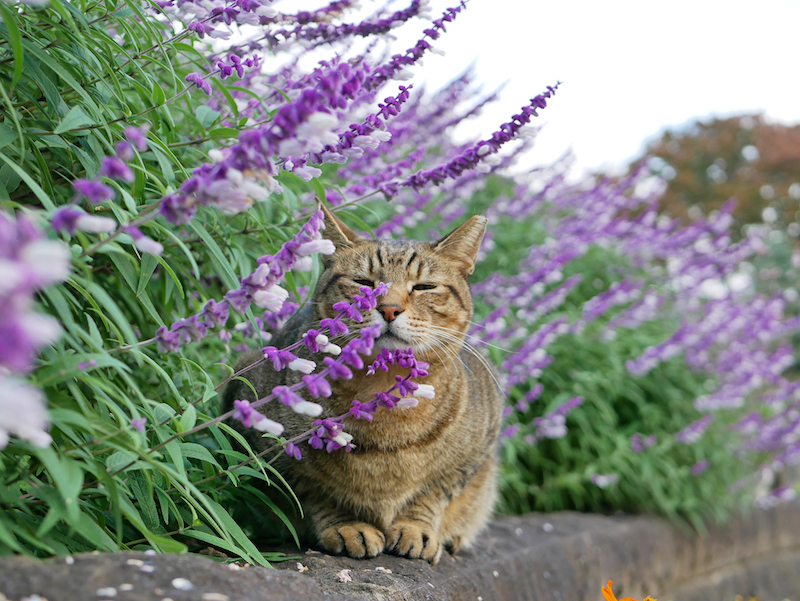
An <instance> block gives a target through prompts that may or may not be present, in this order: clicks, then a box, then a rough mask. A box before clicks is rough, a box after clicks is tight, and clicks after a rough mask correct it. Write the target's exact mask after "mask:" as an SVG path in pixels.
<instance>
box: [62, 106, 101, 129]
mask: <svg viewBox="0 0 800 601" xmlns="http://www.w3.org/2000/svg"><path fill="white" fill-rule="evenodd" d="M94 124H95V122H94V120H93V119H92V118H91V117H90V116H89V115H87V114H86V111H85V110H83V107H82V106H80V105H78V106H74V107H72V109H70V111H69V112H68V113H67V114H66V116H65V117H64V118H63V119H62V120H61V122H60V123H59V124H58V126H57V127H56V128H55V129H54V130H53V133H54V134H63V133H64V132H67V131H70V130H71V129H77V128H78V127H83V126H84V125H94Z"/></svg>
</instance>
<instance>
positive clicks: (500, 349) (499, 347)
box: [427, 322, 514, 353]
mask: <svg viewBox="0 0 800 601" xmlns="http://www.w3.org/2000/svg"><path fill="white" fill-rule="evenodd" d="M470 323H472V322H470ZM427 327H430V328H435V329H437V330H445V331H448V332H454V333H456V334H463V335H464V336H465V337H467V338H477V339H478V340H480V337H478V336H476V335H475V334H469V333H464V332H461V331H459V330H456V329H454V328H445V327H444V326H437V325H436V324H428V326H427ZM465 344H467V343H466V342H465ZM481 344H483V345H484V346H487V347H489V348H496V349H497V350H499V351H503V352H505V353H513V352H514V351H512V350H511V349H507V348H503V347H502V346H497V345H496V344H491V343H489V342H484V341H482V340H481Z"/></svg>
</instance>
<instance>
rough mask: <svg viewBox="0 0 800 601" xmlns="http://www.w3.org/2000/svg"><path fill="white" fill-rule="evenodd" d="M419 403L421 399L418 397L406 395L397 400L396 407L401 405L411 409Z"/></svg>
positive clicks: (403, 407)
mask: <svg viewBox="0 0 800 601" xmlns="http://www.w3.org/2000/svg"><path fill="white" fill-rule="evenodd" d="M417 405H419V401H418V400H417V399H415V398H413V397H405V398H402V399H400V400H399V401H397V403H396V404H395V407H400V408H401V409H411V408H412V407H416V406H417Z"/></svg>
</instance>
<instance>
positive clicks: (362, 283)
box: [353, 280, 375, 288]
mask: <svg viewBox="0 0 800 601" xmlns="http://www.w3.org/2000/svg"><path fill="white" fill-rule="evenodd" d="M353 281H354V282H355V283H356V284H358V285H359V286H369V287H370V288H374V287H375V282H373V281H372V280H353Z"/></svg>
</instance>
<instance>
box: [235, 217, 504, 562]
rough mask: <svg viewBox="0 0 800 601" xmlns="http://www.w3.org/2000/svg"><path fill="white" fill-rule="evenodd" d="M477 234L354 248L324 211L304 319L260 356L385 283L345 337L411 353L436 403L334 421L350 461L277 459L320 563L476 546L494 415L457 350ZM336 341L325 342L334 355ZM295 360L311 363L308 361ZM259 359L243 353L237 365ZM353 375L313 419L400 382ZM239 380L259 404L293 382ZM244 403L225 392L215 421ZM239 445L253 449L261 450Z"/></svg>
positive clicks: (466, 231) (491, 398) (353, 240)
mask: <svg viewBox="0 0 800 601" xmlns="http://www.w3.org/2000/svg"><path fill="white" fill-rule="evenodd" d="M485 226H486V219H485V218H484V217H480V216H476V217H472V218H471V219H469V220H468V221H467V222H466V223H465V224H464V225H462V226H461V227H460V228H458V229H457V230H455V231H454V232H453V233H451V234H450V235H448V236H446V237H445V238H443V239H442V240H440V241H438V242H435V243H428V242H393V241H386V240H365V239H362V238H360V237H359V236H357V235H356V234H354V233H353V232H352V230H350V229H349V228H348V227H347V226H346V225H344V224H343V223H342V222H341V221H339V220H338V219H337V218H336V217H335V216H334V215H333V214H331V213H329V212H328V211H327V210H326V230H325V235H326V237H328V238H329V239H330V240H332V241H333V242H334V244H335V245H336V252H335V253H334V254H333V255H330V256H329V257H326V259H325V270H324V271H323V273H322V274H321V276H320V278H319V281H318V283H317V287H316V291H315V294H314V299H313V304H312V306H311V307H309V308H308V309H307V310H305V311H303V312H301V313H300V314H298V315H297V316H295V318H294V319H293V320H292V321H291V322H290V323H289V324H288V325H287V327H286V328H285V329H284V331H283V332H282V333H281V334H280V335H279V336H278V338H277V340H276V341H275V342H274V343H273V344H275V345H276V346H278V347H279V348H281V347H284V346H287V345H288V344H291V343H292V342H294V341H296V340H297V339H298V337H299V335H300V334H301V333H302V332H304V331H306V330H307V329H309V328H311V327H315V325H316V324H318V323H319V321H320V320H321V319H323V318H324V317H332V316H333V315H334V311H333V309H332V305H333V304H334V303H336V302H338V301H342V300H351V299H352V296H353V294H355V293H358V289H359V286H360V285H364V284H365V283H366V282H371V283H377V282H380V281H383V282H387V283H388V282H391V286H390V288H389V291H388V293H387V294H386V295H385V296H384V297H381V299H380V300H379V307H378V309H379V310H374V311H373V312H372V314H371V315H369V316H368V317H367V318H366V319H365V320H364V323H363V324H360V325H359V324H348V325H350V326H351V330H352V331H353V332H357V331H358V328H359V327H361V326H364V325H370V324H373V323H381V324H383V327H384V330H385V332H386V333H385V334H384V335H382V336H381V338H379V339H378V340H377V341H376V347H377V348H378V349H380V348H381V347H386V348H404V349H405V348H408V347H409V346H410V347H412V348H414V351H415V355H416V356H417V357H418V358H420V359H422V360H424V361H427V362H429V363H430V364H431V367H430V369H429V372H430V375H429V376H428V377H426V378H422V379H420V380H419V382H420V383H424V384H432V385H433V386H434V387H435V390H436V396H435V398H434V399H420V403H419V405H418V406H417V407H414V408H411V409H395V410H393V411H386V410H384V409H379V411H378V413H377V414H376V415H375V417H374V420H373V421H372V422H367V421H364V420H355V419H350V418H348V419H346V420H345V425H346V428H345V429H346V431H347V432H349V433H351V434H352V435H353V437H354V443H355V444H356V448H355V450H354V451H353V452H351V453H345V452H344V451H341V450H340V451H337V452H334V453H332V454H328V453H327V452H325V451H324V450H322V451H315V450H313V449H311V448H310V447H309V446H307V445H304V446H303V452H304V455H305V458H304V459H303V460H302V461H295V460H293V459H289V458H287V457H285V456H282V457H280V458H279V459H278V464H277V465H278V467H279V469H280V470H281V473H282V474H283V475H284V476H285V477H286V478H287V480H288V481H289V483H290V484H291V486H292V488H293V490H294V491H295V493H296V494H297V496H298V498H299V499H300V500H301V502H302V505H303V508H304V510H305V513H306V515H307V517H308V519H309V522H310V525H311V530H312V532H313V535H314V536H315V538H316V540H317V542H318V543H319V545H320V546H321V547H322V548H323V549H325V550H326V551H328V552H331V553H342V554H347V555H349V556H351V557H373V556H375V555H377V554H379V553H381V552H382V551H386V552H390V553H394V554H397V555H400V556H405V557H411V558H417V557H422V558H424V559H426V560H428V561H429V562H431V563H432V564H435V563H436V562H438V561H439V558H440V556H441V553H442V548H443V547H447V548H449V550H450V551H451V552H456V551H457V550H458V549H459V548H468V547H470V546H473V545H475V544H476V543H477V542H478V541H479V537H480V534H481V531H482V530H483V528H484V527H485V525H486V523H487V522H488V520H489V518H490V516H491V514H492V509H493V506H494V503H495V498H496V494H497V482H496V481H497V438H498V434H499V430H500V421H501V411H502V401H501V398H500V396H499V394H498V390H497V386H496V385H495V378H494V375H493V374H492V372H491V368H490V367H489V366H488V363H487V362H486V361H485V360H484V359H483V358H482V357H481V356H480V355H479V354H477V353H476V352H475V351H474V349H472V348H471V347H470V346H469V345H467V344H465V334H466V331H467V330H468V328H469V324H470V320H471V318H472V298H471V296H470V291H469V286H468V284H467V277H468V275H469V274H471V273H472V270H473V268H474V262H475V257H476V255H477V252H478V248H479V246H480V242H481V240H482V239H483V234H484V230H485ZM380 309H382V311H381V310H380ZM387 312H388V313H387ZM385 313H386V314H385ZM387 315H388V316H389V317H387ZM390 317H391V321H389V318H390ZM352 335H354V334H351V336H352ZM347 339H348V337H347V336H345V337H344V338H343V339H342V340H334V342H336V343H337V344H340V345H344V344H345V343H346V341H347ZM301 355H302V356H303V357H305V358H308V359H312V360H314V361H316V362H317V363H318V364H321V363H322V357H321V356H320V355H313V354H311V353H310V352H305V353H304V354H303V353H301ZM259 356H260V352H258V351H256V352H254V353H251V354H250V355H248V356H246V357H244V358H243V359H242V360H241V361H240V362H239V366H240V367H241V366H244V365H247V364H249V363H252V362H253V361H254V360H255V359H257V358H259ZM365 363H367V364H369V363H370V360H369V359H367V360H365ZM365 371H366V370H361V371H359V370H354V377H353V379H352V380H347V381H343V380H338V381H336V382H333V383H332V385H333V395H332V397H331V398H329V399H315V400H317V401H319V402H320V403H321V404H323V406H324V408H325V411H324V413H323V417H327V416H336V415H341V414H343V413H346V412H347V411H348V409H350V407H351V401H352V400H353V399H359V400H361V401H367V400H369V399H371V398H372V396H373V394H374V393H376V392H379V391H382V390H386V389H388V388H390V387H391V386H392V385H393V384H394V376H395V375H399V374H403V371H404V370H402V368H396V369H390V371H389V372H388V373H384V372H378V373H377V374H376V375H373V376H367V375H366V373H365ZM245 376H246V377H247V378H248V379H249V380H250V382H251V383H252V385H253V386H254V387H255V389H256V390H257V392H258V395H259V397H261V396H265V395H266V394H268V393H269V391H270V390H271V389H272V388H273V387H274V386H277V385H279V384H293V383H295V382H297V381H299V378H300V374H297V373H296V372H291V371H289V370H284V371H282V372H275V371H273V370H272V369H271V367H265V368H263V369H258V368H257V369H254V370H252V371H250V372H248V373H247V374H245ZM255 398H256V397H254V396H253V394H252V391H251V390H250V389H249V387H247V386H245V385H244V384H242V383H240V382H234V383H232V384H231V385H230V386H229V387H228V388H227V390H226V391H225V395H224V400H223V410H228V409H230V408H231V407H232V404H233V400H234V399H248V400H250V401H253V400H255ZM263 412H264V414H265V415H267V416H268V417H270V418H271V419H274V420H276V421H280V422H281V423H283V424H284V425H285V426H286V433H285V436H286V437H287V438H289V437H292V436H295V435H297V434H299V433H301V432H304V431H306V430H308V429H309V428H310V427H311V422H312V421H313V420H312V419H311V418H307V417H304V416H300V415H297V414H295V413H293V412H292V411H291V410H290V409H288V408H286V407H284V406H282V405H280V404H278V403H269V404H267V405H265V406H264V408H263ZM232 425H233V424H232ZM236 427H238V428H239V429H240V430H242V431H243V430H244V429H243V428H242V427H241V426H236ZM246 434H247V435H248V436H249V437H250V438H251V440H252V441H253V444H254V445H256V447H257V448H258V447H260V448H264V446H265V443H266V442H268V441H263V440H262V439H258V438H253V432H247V433H246Z"/></svg>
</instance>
